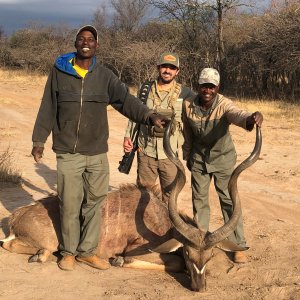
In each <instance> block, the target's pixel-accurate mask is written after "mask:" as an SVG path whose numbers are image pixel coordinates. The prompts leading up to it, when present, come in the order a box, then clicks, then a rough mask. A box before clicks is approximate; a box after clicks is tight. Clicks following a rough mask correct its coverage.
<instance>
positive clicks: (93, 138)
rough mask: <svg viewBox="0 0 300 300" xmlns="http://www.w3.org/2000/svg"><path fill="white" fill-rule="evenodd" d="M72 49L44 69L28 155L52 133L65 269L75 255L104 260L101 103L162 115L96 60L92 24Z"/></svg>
mask: <svg viewBox="0 0 300 300" xmlns="http://www.w3.org/2000/svg"><path fill="white" fill-rule="evenodd" d="M75 48H76V52H72V53H67V54H63V55H61V56H59V57H58V58H57V59H56V62H55V65H54V67H53V68H52V70H51V72H50V75H49V77H48V80H47V83H46V86H45V90H44V95H43V98H42V102H41V105H40V109H39V112H38V116H37V119H36V122H35V126H34V130H33V135H32V141H33V148H32V155H33V157H34V159H35V161H36V162H39V161H40V160H41V158H42V156H43V152H44V144H45V142H46V140H47V138H48V136H49V135H50V133H51V132H52V137H53V146H52V149H53V151H54V152H55V153H56V160H57V190H58V196H59V199H60V219H61V241H60V245H59V250H60V253H61V255H62V259H61V260H60V261H59V263H58V266H59V267H60V268H61V269H63V270H67V271H71V270H73V269H74V265H75V259H76V260H77V261H79V262H81V263H85V264H87V265H89V266H92V267H94V268H98V269H103V270H104V269H108V268H109V266H110V265H109V263H108V262H107V261H105V260H103V259H101V258H99V257H98V256H97V255H96V254H97V245H98V242H99V237H100V228H101V219H100V218H101V216H100V207H101V206H102V205H104V202H105V199H106V197H107V193H108V186H109V164H108V159H107V151H108V144H107V140H108V134H109V131H108V118H107V106H108V105H111V106H113V107H114V108H115V109H116V110H118V111H119V112H120V113H121V114H123V115H124V116H126V117H128V118H130V119H131V120H134V121H135V122H138V123H143V124H149V125H156V126H157V127H159V128H162V127H163V124H164V120H165V117H163V116H161V115H159V114H157V113H155V112H154V111H153V110H150V109H149V108H147V107H146V106H145V105H143V104H142V103H141V102H140V100H139V99H137V98H136V97H134V96H132V95H130V93H129V92H128V89H127V88H126V86H125V85H124V84H123V83H122V82H121V81H120V80H119V79H118V77H117V76H116V75H114V74H113V72H112V71H110V70H108V69H107V68H105V67H103V66H101V65H99V64H97V63H96V56H95V54H96V49H97V48H98V33H97V30H96V28H94V27H93V26H91V25H86V26H83V27H82V28H80V29H79V30H78V32H77V34H76V39H75Z"/></svg>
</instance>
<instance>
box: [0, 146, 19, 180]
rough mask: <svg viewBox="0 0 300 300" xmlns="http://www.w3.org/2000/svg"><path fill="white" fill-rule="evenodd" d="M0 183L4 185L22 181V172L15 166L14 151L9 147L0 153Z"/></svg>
mask: <svg viewBox="0 0 300 300" xmlns="http://www.w3.org/2000/svg"><path fill="white" fill-rule="evenodd" d="M0 183H1V184H2V185H6V184H10V183H13V184H20V183H21V173H20V171H19V170H17V169H16V168H14V167H13V151H12V150H11V149H10V148H9V147H8V148H7V149H6V150H5V151H4V152H3V153H2V154H0Z"/></svg>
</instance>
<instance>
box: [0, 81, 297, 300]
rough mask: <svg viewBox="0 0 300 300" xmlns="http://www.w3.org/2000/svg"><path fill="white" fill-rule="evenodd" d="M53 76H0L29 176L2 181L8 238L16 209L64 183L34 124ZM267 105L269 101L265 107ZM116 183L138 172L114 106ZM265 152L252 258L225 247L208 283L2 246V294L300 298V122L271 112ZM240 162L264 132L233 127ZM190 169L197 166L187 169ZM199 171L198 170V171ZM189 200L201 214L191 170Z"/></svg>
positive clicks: (253, 192) (252, 175) (252, 194)
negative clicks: (198, 288)
mask: <svg viewBox="0 0 300 300" xmlns="http://www.w3.org/2000/svg"><path fill="white" fill-rule="evenodd" d="M44 83H45V78H41V79H37V78H33V79H32V80H30V82H28V81H26V83H25V82H22V80H15V79H14V78H13V77H12V78H10V79H6V80H4V79H1V81H0V140H1V143H0V151H3V150H5V149H7V147H8V146H9V147H10V149H12V150H13V151H14V153H13V158H14V159H13V167H15V168H17V169H18V170H19V171H20V172H21V173H22V177H23V183H22V186H20V187H15V186H8V187H3V186H2V187H1V189H0V220H2V223H1V227H0V239H1V238H4V237H5V236H6V235H7V233H8V232H7V218H8V217H9V215H10V214H11V212H12V211H13V210H14V209H16V208H18V207H20V206H23V205H28V204H30V203H32V202H33V201H35V200H38V199H41V198H43V197H45V196H47V195H48V194H50V193H55V191H56V163H55V157H54V154H53V153H52V150H51V138H49V140H48V142H47V145H46V149H45V156H44V158H43V162H42V164H35V163H34V161H33V159H32V157H31V156H30V152H31V132H32V128H33V123H34V120H35V117H36V113H37V110H38V107H39V103H40V99H41V97H42V93H43V86H44ZM258 109H259V107H258ZM108 114H109V122H110V139H109V159H110V167H111V177H110V188H111V190H113V189H117V188H118V186H119V184H121V183H127V182H129V183H133V182H135V176H136V173H135V169H136V165H134V166H133V169H132V172H131V174H130V175H124V174H121V173H119V172H118V170H117V166H118V161H119V160H120V158H121V155H122V140H123V133H124V129H125V126H126V124H127V121H126V119H125V118H124V117H123V116H121V115H120V114H119V113H117V112H116V111H114V110H109V112H108ZM262 133H263V148H262V153H261V157H260V159H259V160H258V161H257V162H256V164H255V165H253V166H252V167H251V168H249V169H247V170H246V171H245V172H244V173H243V174H242V175H241V176H240V178H239V181H238V188H239V194H240V198H241V201H242V207H243V214H244V225H245V233H246V237H247V241H248V244H249V246H250V249H249V250H248V251H247V254H248V257H249V262H248V263H246V264H241V265H239V264H234V263H232V262H231V261H230V259H229V258H228V257H227V255H226V254H225V253H224V252H222V251H221V250H219V249H215V250H214V257H213V259H212V260H211V261H210V262H209V265H208V272H207V291H206V292H204V293H201V294H199V293H196V292H192V291H191V290H190V289H189V278H188V276H187V275H186V274H167V273H162V272H157V271H144V270H132V269H122V268H116V267H112V268H110V269H109V270H107V271H98V270H96V269H92V268H90V267H88V266H83V265H79V264H78V265H76V270H75V271H73V272H64V271H61V270H60V269H59V268H58V267H57V264H56V262H55V261H53V262H48V263H45V264H35V263H32V264H29V263H27V260H28V256H27V255H19V254H14V253H9V252H7V251H5V250H4V249H3V248H0V298H1V299H14V300H17V299H68V298H69V299H272V300H273V299H300V151H299V148H300V125H299V123H296V122H288V121H286V119H285V118H284V117H282V118H276V119H274V118H270V119H268V118H266V120H265V122H264V126H263V129H262ZM232 134H233V137H234V141H235V144H236V148H237V152H238V160H239V162H240V161H241V160H243V159H245V158H246V157H247V155H249V153H250V152H251V150H252V148H253V145H254V140H255V134H254V132H252V133H247V132H245V131H243V130H242V129H240V128H232ZM187 174H188V173H187ZM188 177H189V174H188ZM179 207H180V208H181V209H182V210H184V211H186V212H187V213H188V214H189V215H191V189H190V180H189V179H188V181H187V183H186V186H185V188H184V190H183V191H182V192H181V194H180V196H179ZM211 207H212V217H211V229H216V228H217V227H218V226H219V225H220V224H222V217H221V213H220V207H219V204H218V201H217V197H216V193H215V192H214V190H213V188H211Z"/></svg>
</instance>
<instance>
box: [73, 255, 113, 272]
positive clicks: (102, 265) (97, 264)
mask: <svg viewBox="0 0 300 300" xmlns="http://www.w3.org/2000/svg"><path fill="white" fill-rule="evenodd" d="M76 260H77V261H78V262H81V263H84V264H87V265H89V266H90V267H93V268H96V269H100V270H107V269H109V268H110V264H109V262H107V261H106V260H104V259H102V258H100V257H98V256H97V255H92V256H87V257H84V256H76Z"/></svg>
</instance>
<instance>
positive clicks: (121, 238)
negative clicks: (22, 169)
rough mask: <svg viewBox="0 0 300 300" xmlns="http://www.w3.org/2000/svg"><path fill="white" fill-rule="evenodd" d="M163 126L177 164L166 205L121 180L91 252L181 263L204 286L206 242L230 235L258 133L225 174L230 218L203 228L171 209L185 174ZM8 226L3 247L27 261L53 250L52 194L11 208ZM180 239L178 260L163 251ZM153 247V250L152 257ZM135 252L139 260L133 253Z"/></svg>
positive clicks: (153, 265) (160, 264) (144, 264)
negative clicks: (229, 174) (241, 176)
mask: <svg viewBox="0 0 300 300" xmlns="http://www.w3.org/2000/svg"><path fill="white" fill-rule="evenodd" d="M169 132H170V126H169V127H168V128H167V130H166V133H165V137H164V147H165V151H166V153H167V155H168V157H169V158H170V159H171V161H172V162H173V163H174V164H175V165H176V166H177V169H178V172H177V176H176V179H175V181H176V182H175V184H174V188H173V190H172V192H171V197H170V201H169V208H167V207H166V206H165V204H164V203H163V202H162V201H161V199H160V198H159V197H158V196H156V195H155V194H157V193H155V192H154V190H153V191H152V192H151V191H148V190H146V189H139V188H137V187H136V186H134V185H125V186H123V187H121V188H120V189H119V190H118V191H114V192H111V193H109V194H108V198H107V201H106V204H105V206H103V207H102V208H101V209H100V214H101V218H102V226H101V235H100V240H99V245H98V248H97V255H99V256H100V257H103V258H117V257H118V256H122V257H124V259H121V260H118V259H117V260H116V259H115V260H114V261H117V263H119V262H120V261H121V265H123V266H124V267H132V268H143V269H161V270H166V271H170V272H178V271H182V270H183V269H184V265H186V267H187V269H188V271H189V273H190V276H191V288H192V290H195V291H202V290H203V289H204V288H205V267H206V263H207V262H208V261H209V259H210V258H211V253H212V248H213V247H214V246H215V245H217V244H218V243H219V242H222V241H223V240H224V239H226V237H228V236H229V235H230V233H231V232H232V231H233V230H234V228H235V226H236V223H237V221H238V218H239V216H240V202H239V200H238V197H237V178H238V176H239V174H240V173H241V172H242V171H243V170H244V169H246V168H247V167H249V166H250V165H251V164H253V163H254V162H255V161H256V159H257V158H258V156H259V152H260V147H261V135H260V131H259V129H257V137H256V145H255V148H254V150H253V152H252V154H251V156H250V157H249V158H248V159H247V160H245V161H244V162H243V163H242V164H240V165H239V166H238V167H237V168H236V169H235V171H234V173H233V175H232V178H231V180H230V184H229V190H230V194H231V197H232V199H233V204H234V212H233V215H232V218H231V219H230V220H229V221H228V223H226V224H224V225H223V226H222V227H221V228H219V229H217V230H216V231H214V232H212V233H208V232H204V231H201V230H200V229H199V228H198V227H197V225H195V224H194V225H191V223H192V222H191V220H189V222H186V219H185V218H183V217H182V216H181V215H179V214H178V212H177V197H178V194H179V193H180V191H181V189H182V188H183V186H184V184H185V180H186V179H185V171H184V167H183V165H182V163H181V162H180V161H179V159H178V158H177V157H176V156H175V155H174V153H173V152H172V150H171V148H170V144H169ZM9 226H10V235H9V237H8V238H6V239H5V240H3V241H2V247H3V248H4V249H6V250H8V251H11V252H15V253H22V254H30V255H33V256H31V257H30V259H29V261H30V262H33V261H37V262H45V261H47V259H48V258H49V256H50V255H51V254H52V253H54V252H55V251H57V250H58V245H59V242H60V240H61V233H60V221H59V200H58V197H57V196H50V197H48V198H45V199H42V200H40V201H37V202H36V203H35V204H33V205H29V206H25V207H21V208H19V209H17V210H16V211H15V212H13V214H12V215H11V216H10V218H9ZM225 244H226V245H228V244H230V243H225ZM225 244H224V245H225ZM182 245H183V258H184V260H182V258H181V257H180V256H178V255H173V256H170V254H165V253H168V252H172V251H174V250H176V249H177V248H179V247H180V246H182ZM225 247H226V246H225ZM238 249H239V248H238V247H237V248H236V249H235V250H238ZM228 250H234V249H232V248H230V249H228ZM153 252H158V253H157V255H156V256H155V257H154V258H153V256H154V254H153ZM160 253H161V254H160ZM137 256H138V257H139V260H137V259H134V257H135V258H136V257H137Z"/></svg>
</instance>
